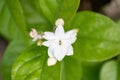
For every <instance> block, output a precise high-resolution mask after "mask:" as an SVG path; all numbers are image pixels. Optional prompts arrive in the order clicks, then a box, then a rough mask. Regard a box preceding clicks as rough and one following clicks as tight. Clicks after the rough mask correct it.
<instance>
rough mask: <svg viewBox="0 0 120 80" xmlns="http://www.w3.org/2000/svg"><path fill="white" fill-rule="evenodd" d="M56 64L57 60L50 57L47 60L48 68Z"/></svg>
mask: <svg viewBox="0 0 120 80" xmlns="http://www.w3.org/2000/svg"><path fill="white" fill-rule="evenodd" d="M56 62H57V59H55V58H53V57H51V58H48V61H47V65H48V66H53V65H55V64H56Z"/></svg>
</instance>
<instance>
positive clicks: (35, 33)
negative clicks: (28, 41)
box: [29, 28, 38, 38]
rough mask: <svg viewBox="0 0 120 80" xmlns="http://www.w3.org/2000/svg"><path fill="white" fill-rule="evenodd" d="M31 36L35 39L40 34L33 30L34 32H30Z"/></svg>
mask: <svg viewBox="0 0 120 80" xmlns="http://www.w3.org/2000/svg"><path fill="white" fill-rule="evenodd" d="M29 35H30V37H32V38H34V37H36V36H37V35H38V33H37V31H36V29H34V28H33V29H32V31H30V33H29Z"/></svg>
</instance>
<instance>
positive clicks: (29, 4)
mask: <svg viewBox="0 0 120 80" xmlns="http://www.w3.org/2000/svg"><path fill="white" fill-rule="evenodd" d="M20 3H21V6H22V8H23V11H24V17H25V19H26V22H27V24H30V25H32V24H40V23H42V24H43V23H44V24H49V22H48V21H47V19H46V18H45V17H44V16H43V14H42V12H41V9H40V6H39V0H34V1H33V0H20Z"/></svg>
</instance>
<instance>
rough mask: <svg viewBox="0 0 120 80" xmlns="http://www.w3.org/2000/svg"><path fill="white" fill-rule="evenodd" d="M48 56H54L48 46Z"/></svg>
mask: <svg viewBox="0 0 120 80" xmlns="http://www.w3.org/2000/svg"><path fill="white" fill-rule="evenodd" d="M48 56H49V57H54V55H53V50H52V48H50V47H49V48H48Z"/></svg>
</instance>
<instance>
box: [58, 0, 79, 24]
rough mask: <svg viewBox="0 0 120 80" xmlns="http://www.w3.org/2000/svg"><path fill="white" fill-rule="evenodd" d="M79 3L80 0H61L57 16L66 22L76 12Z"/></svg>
mask: <svg viewBox="0 0 120 80" xmlns="http://www.w3.org/2000/svg"><path fill="white" fill-rule="evenodd" d="M79 4H80V0H61V2H60V4H59V11H58V15H57V18H63V19H64V21H65V24H66V23H67V22H69V21H70V20H71V19H72V18H73V17H74V15H75V14H76V12H77V10H78V8H79Z"/></svg>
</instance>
